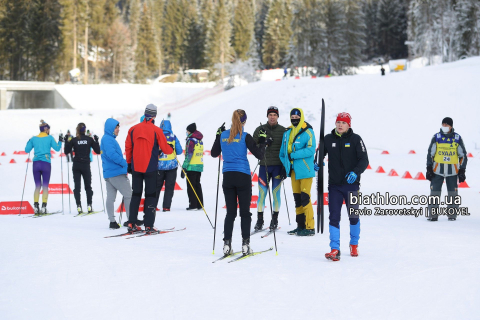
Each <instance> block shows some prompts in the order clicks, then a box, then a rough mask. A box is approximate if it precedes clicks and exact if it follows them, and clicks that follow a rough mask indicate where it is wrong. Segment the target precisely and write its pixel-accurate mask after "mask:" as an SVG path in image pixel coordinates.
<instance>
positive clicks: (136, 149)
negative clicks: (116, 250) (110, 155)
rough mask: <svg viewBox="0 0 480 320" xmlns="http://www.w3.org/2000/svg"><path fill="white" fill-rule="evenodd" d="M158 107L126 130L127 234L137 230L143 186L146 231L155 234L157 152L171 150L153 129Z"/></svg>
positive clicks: (170, 151)
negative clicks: (129, 195)
mask: <svg viewBox="0 0 480 320" xmlns="http://www.w3.org/2000/svg"><path fill="white" fill-rule="evenodd" d="M156 116H157V106H155V105H153V104H149V105H147V107H146V108H145V119H144V120H143V122H141V123H139V124H136V125H134V126H133V127H131V128H130V130H128V134H127V139H126V141H125V155H126V157H127V163H128V168H127V170H128V173H131V174H132V191H133V192H132V201H131V202H130V216H129V217H128V232H129V233H133V232H135V231H137V230H140V228H139V227H138V224H137V216H138V208H139V206H140V201H141V199H142V192H143V185H144V183H145V202H144V208H145V210H144V212H145V220H144V224H145V232H146V233H147V234H152V233H157V232H158V230H157V229H156V228H155V227H154V224H155V211H156V207H155V204H156V196H157V193H156V186H157V167H158V156H159V154H160V151H161V152H163V153H164V154H171V153H172V152H173V150H172V148H171V147H170V146H169V145H168V143H167V139H166V138H165V135H164V134H163V131H162V129H160V128H159V127H157V126H155V124H154V123H155V118H156Z"/></svg>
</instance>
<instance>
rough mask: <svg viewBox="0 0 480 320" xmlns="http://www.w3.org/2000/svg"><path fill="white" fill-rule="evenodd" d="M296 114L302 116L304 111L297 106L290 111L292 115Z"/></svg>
mask: <svg viewBox="0 0 480 320" xmlns="http://www.w3.org/2000/svg"><path fill="white" fill-rule="evenodd" d="M294 114H296V115H297V116H300V117H301V116H302V113H301V112H300V110H298V109H297V108H293V109H292V111H290V116H293V115H294Z"/></svg>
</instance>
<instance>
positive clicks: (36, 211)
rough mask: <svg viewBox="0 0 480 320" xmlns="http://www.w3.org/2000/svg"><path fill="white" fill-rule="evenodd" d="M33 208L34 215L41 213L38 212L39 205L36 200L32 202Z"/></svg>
mask: <svg viewBox="0 0 480 320" xmlns="http://www.w3.org/2000/svg"><path fill="white" fill-rule="evenodd" d="M33 209H34V210H35V215H36V216H39V215H40V214H41V213H40V206H39V205H38V202H35V203H34V204H33Z"/></svg>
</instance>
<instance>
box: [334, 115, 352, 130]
mask: <svg viewBox="0 0 480 320" xmlns="http://www.w3.org/2000/svg"><path fill="white" fill-rule="evenodd" d="M337 121H344V122H346V123H348V126H349V127H351V126H352V116H350V113H348V112H340V113H339V114H338V115H337V120H335V122H337Z"/></svg>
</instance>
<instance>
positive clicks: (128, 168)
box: [127, 163, 132, 174]
mask: <svg viewBox="0 0 480 320" xmlns="http://www.w3.org/2000/svg"><path fill="white" fill-rule="evenodd" d="M127 173H130V174H132V164H131V163H129V164H128V165H127Z"/></svg>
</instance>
